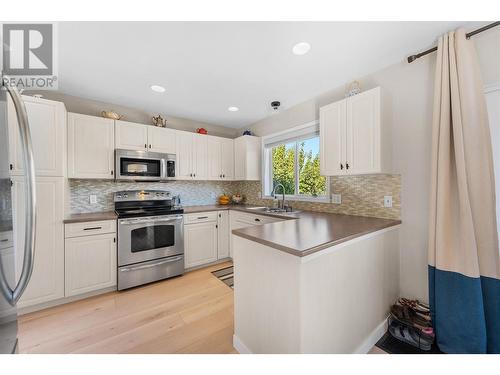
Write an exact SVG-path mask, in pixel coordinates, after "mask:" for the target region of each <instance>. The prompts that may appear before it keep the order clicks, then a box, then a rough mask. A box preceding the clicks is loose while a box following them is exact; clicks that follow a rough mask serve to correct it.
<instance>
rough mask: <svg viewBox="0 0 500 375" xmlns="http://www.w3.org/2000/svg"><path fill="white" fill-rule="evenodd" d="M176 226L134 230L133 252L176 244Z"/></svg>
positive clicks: (132, 235) (132, 237)
mask: <svg viewBox="0 0 500 375" xmlns="http://www.w3.org/2000/svg"><path fill="white" fill-rule="evenodd" d="M174 230H175V226H174V225H155V226H152V227H142V228H137V229H133V230H132V231H131V233H130V236H131V239H130V242H131V251H132V252H133V253H138V252H140V251H146V250H151V249H158V248H160V247H170V246H174V244H175V234H174Z"/></svg>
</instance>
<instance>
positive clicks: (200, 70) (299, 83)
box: [58, 22, 470, 128]
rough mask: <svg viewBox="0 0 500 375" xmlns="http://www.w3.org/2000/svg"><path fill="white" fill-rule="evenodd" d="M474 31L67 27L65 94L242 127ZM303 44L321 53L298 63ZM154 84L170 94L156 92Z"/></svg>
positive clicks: (374, 25)
mask: <svg viewBox="0 0 500 375" xmlns="http://www.w3.org/2000/svg"><path fill="white" fill-rule="evenodd" d="M464 24H465V25H467V24H466V23H464V22H225V23H224V22H102V23H95V22H88V23H78V22H65V23H61V24H59V32H58V33H59V90H60V91H61V92H63V93H66V94H70V95H75V96H80V97H84V98H90V99H95V100H100V101H105V102H109V103H113V104H118V105H123V106H128V107H132V108H137V109H141V110H145V111H149V112H151V113H163V114H167V115H172V116H177V117H184V118H190V119H194V120H198V121H204V122H208V123H213V124H218V125H223V126H227V127H232V128H241V127H244V126H246V125H249V124H251V123H253V122H255V121H257V120H260V119H262V118H264V117H267V116H268V115H270V113H271V112H270V111H271V110H270V102H271V101H273V100H279V101H281V103H282V107H281V108H288V107H291V106H293V105H295V104H298V103H300V102H302V101H305V100H308V99H310V98H312V97H314V96H316V95H319V94H321V93H323V92H325V91H328V90H329V89H332V88H335V87H338V86H340V85H344V84H345V83H347V82H350V81H352V80H353V79H355V78H358V77H361V76H364V75H366V74H369V73H372V72H375V71H377V70H379V69H381V68H384V67H386V66H388V65H391V64H394V63H397V62H399V61H402V60H403V59H404V58H405V57H406V56H407V55H408V54H413V53H416V52H418V51H421V50H423V49H425V48H427V47H430V46H431V45H432V44H433V43H434V42H435V40H436V37H437V36H438V35H440V34H442V33H444V32H446V31H448V30H451V29H453V28H455V27H457V26H458V25H464ZM468 26H470V25H468ZM301 41H306V42H309V43H310V44H311V50H310V52H309V53H308V54H306V55H304V56H295V55H293V54H292V52H291V50H292V46H293V45H294V44H296V43H297V42H301ZM153 84H157V85H161V86H164V87H165V88H166V92H165V93H163V94H158V93H155V92H153V91H152V90H151V89H150V86H151V85H153ZM229 106H237V107H239V108H240V111H238V112H228V111H227V108H228V107H229Z"/></svg>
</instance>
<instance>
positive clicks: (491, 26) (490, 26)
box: [408, 21, 500, 64]
mask: <svg viewBox="0 0 500 375" xmlns="http://www.w3.org/2000/svg"><path fill="white" fill-rule="evenodd" d="M496 26H500V21H496V22H493V23H490V24H489V25H486V26H483V27H481V28H479V29H477V30H474V31H471V32H470V33H467V34H465V36H466V37H467V39H469V38H470V37H471V36H474V35H476V34H479V33H482V32H483V31H486V30H489V29H491V28H493V27H496ZM437 49H438V48H437V47H432V48H429V49H428V50H427V51H424V52H420V53H417V54H416V55H411V56H408V64H410V63H412V62H414V61H415V60H416V59H418V58H420V57H422V56H425V55H428V54H429V53H432V52H434V51H437Z"/></svg>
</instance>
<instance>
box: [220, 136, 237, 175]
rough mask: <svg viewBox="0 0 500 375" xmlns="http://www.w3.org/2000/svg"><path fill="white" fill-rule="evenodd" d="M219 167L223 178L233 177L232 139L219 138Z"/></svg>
mask: <svg viewBox="0 0 500 375" xmlns="http://www.w3.org/2000/svg"><path fill="white" fill-rule="evenodd" d="M221 169H222V178H223V179H224V180H233V179H234V141H233V140H232V139H226V138H221Z"/></svg>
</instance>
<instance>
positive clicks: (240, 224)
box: [229, 210, 285, 258]
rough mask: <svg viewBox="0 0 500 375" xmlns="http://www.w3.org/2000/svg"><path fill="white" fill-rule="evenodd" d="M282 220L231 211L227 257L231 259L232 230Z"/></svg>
mask: <svg viewBox="0 0 500 375" xmlns="http://www.w3.org/2000/svg"><path fill="white" fill-rule="evenodd" d="M283 220H285V219H281V218H277V217H271V216H264V215H256V214H252V213H248V212H241V211H236V210H231V211H230V212H229V256H230V257H231V258H232V257H233V235H232V232H233V230H235V229H241V228H246V227H251V226H255V225H264V224H269V223H275V222H278V221H283Z"/></svg>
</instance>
